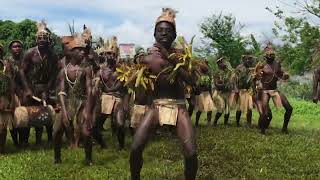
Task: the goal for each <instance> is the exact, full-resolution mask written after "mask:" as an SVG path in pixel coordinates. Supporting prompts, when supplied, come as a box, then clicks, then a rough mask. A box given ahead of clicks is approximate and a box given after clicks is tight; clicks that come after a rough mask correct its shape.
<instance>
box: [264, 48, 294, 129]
mask: <svg viewBox="0 0 320 180" xmlns="http://www.w3.org/2000/svg"><path fill="white" fill-rule="evenodd" d="M264 52H265V55H264V58H265V61H266V62H265V63H264V64H263V65H262V68H261V73H260V82H261V84H262V94H261V95H262V97H261V109H262V113H261V118H260V121H261V122H260V123H259V126H260V129H261V133H262V134H265V130H266V129H267V128H268V126H269V124H270V121H271V118H270V117H269V116H270V113H271V111H270V107H269V101H270V99H271V98H272V99H273V102H274V104H275V106H276V107H277V108H279V107H281V106H283V107H284V109H285V111H286V112H285V114H284V122H283V127H282V132H283V133H288V124H289V120H290V117H291V114H292V110H293V108H292V106H291V105H290V103H289V101H288V99H287V98H286V96H285V95H284V94H282V93H281V92H280V91H279V90H277V82H278V81H279V80H280V79H283V80H287V79H289V75H288V74H286V73H284V71H283V70H282V68H281V65H280V63H279V61H277V60H276V59H275V53H274V51H273V49H272V46H271V44H268V46H267V47H266V48H265V49H264Z"/></svg>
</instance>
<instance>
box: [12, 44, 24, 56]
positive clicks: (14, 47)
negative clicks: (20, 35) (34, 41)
mask: <svg viewBox="0 0 320 180" xmlns="http://www.w3.org/2000/svg"><path fill="white" fill-rule="evenodd" d="M10 50H11V53H12V54H13V55H14V56H19V55H20V54H21V52H22V44H21V43H19V42H14V43H12V45H11V47H10Z"/></svg>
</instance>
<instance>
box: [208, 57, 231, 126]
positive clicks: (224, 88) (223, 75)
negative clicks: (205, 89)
mask: <svg viewBox="0 0 320 180" xmlns="http://www.w3.org/2000/svg"><path fill="white" fill-rule="evenodd" d="M226 61H227V60H226V59H225V58H224V57H222V58H220V59H218V60H217V65H218V70H217V71H216V72H215V73H214V75H213V82H214V86H215V91H214V93H213V95H212V96H213V97H212V98H213V101H214V102H215V105H216V107H217V113H216V115H215V118H214V122H213V126H216V125H217V123H218V120H219V118H220V117H221V115H222V113H224V125H228V121H229V116H230V106H231V102H230V97H231V89H232V83H231V75H232V72H231V71H230V69H229V68H228V67H227V64H226V63H227V62H226Z"/></svg>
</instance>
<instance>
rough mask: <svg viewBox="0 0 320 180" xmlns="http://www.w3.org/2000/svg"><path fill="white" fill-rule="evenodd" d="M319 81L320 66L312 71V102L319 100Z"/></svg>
mask: <svg viewBox="0 0 320 180" xmlns="http://www.w3.org/2000/svg"><path fill="white" fill-rule="evenodd" d="M319 82H320V68H318V69H316V70H315V71H314V72H313V88H312V90H313V102H314V103H316V104H317V103H318V101H319V100H320V97H319Z"/></svg>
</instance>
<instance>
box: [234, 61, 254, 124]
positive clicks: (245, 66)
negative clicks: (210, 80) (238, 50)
mask: <svg viewBox="0 0 320 180" xmlns="http://www.w3.org/2000/svg"><path fill="white" fill-rule="evenodd" d="M241 61H242V62H241V64H239V65H238V66H237V68H236V69H235V73H236V77H237V80H236V83H235V84H236V86H235V88H236V93H237V94H238V95H237V96H238V101H237V112H236V122H237V126H240V118H241V113H242V112H246V115H247V125H248V126H251V120H252V109H253V99H252V94H253V90H252V87H253V76H252V74H251V72H250V71H251V70H250V69H249V68H251V67H252V64H253V57H252V56H249V55H243V56H242V59H241Z"/></svg>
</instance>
